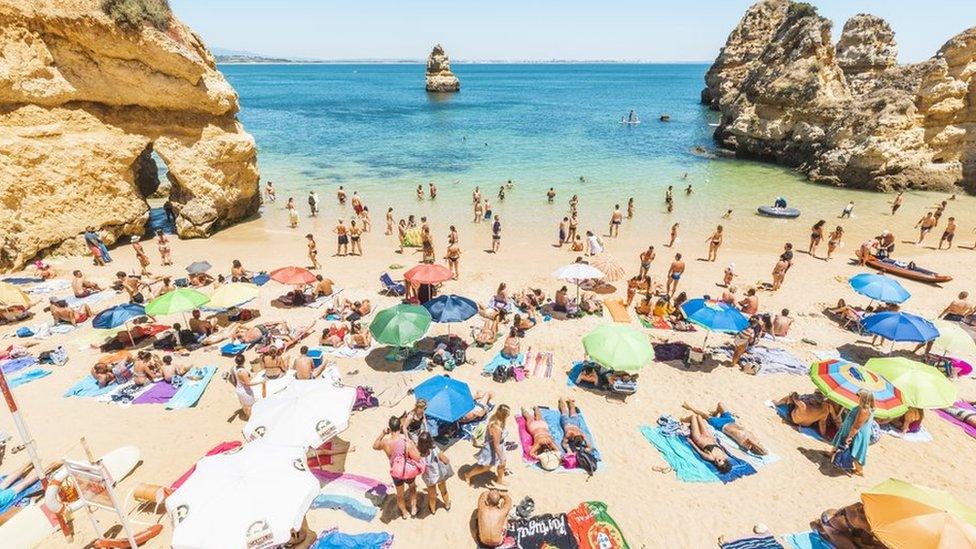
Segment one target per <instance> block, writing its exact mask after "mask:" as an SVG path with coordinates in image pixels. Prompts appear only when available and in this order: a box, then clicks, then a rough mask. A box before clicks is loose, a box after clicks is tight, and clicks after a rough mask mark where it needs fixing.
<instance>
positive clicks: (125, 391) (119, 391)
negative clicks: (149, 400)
mask: <svg viewBox="0 0 976 549" xmlns="http://www.w3.org/2000/svg"><path fill="white" fill-rule="evenodd" d="M155 385H156V384H155V383H147V384H145V385H136V384H135V382H134V381H132V380H129V381H127V382H125V383H123V384H122V385H114V386H113V389H112V390H111V391H109V392H108V393H105V394H104V395H101V396H99V397H98V399H97V400H98V401H99V402H111V403H112V404H118V405H119V406H122V407H123V408H128V407H129V406H132V402H133V401H134V400H135V399H137V398H139V396H141V395H143V394H144V393H147V392H149V390H151V389H152V388H153V386H155Z"/></svg>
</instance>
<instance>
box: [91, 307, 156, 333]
mask: <svg viewBox="0 0 976 549" xmlns="http://www.w3.org/2000/svg"><path fill="white" fill-rule="evenodd" d="M140 316H146V309H144V308H143V306H142V305H139V304H136V303H123V304H122V305H116V306H115V307H110V308H108V309H105V310H104V311H102V312H100V313H98V314H97V315H95V318H93V319H92V326H94V327H95V328H102V329H103V330H107V329H109V328H115V327H117V326H121V325H123V324H125V323H126V322H128V321H130V320H132V319H133V318H138V317H140Z"/></svg>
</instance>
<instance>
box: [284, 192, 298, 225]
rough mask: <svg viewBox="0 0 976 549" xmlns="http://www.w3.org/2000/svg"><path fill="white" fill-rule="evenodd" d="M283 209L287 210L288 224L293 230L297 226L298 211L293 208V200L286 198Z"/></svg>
mask: <svg viewBox="0 0 976 549" xmlns="http://www.w3.org/2000/svg"><path fill="white" fill-rule="evenodd" d="M285 209H286V210H288V224H289V225H291V228H292V229H294V228H295V227H297V226H298V209H296V208H295V199H294V198H292V197H290V196H289V197H288V202H286V203H285Z"/></svg>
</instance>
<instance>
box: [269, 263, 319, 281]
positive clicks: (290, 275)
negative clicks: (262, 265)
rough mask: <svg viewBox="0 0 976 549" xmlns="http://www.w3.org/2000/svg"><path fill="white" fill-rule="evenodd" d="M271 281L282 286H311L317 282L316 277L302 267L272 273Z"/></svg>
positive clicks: (284, 268)
mask: <svg viewBox="0 0 976 549" xmlns="http://www.w3.org/2000/svg"><path fill="white" fill-rule="evenodd" d="M271 280H274V281H275V282H281V283H282V284H311V283H313V282H315V275H314V274H312V272H311V271H309V270H308V269H303V268H301V267H282V268H280V269H277V270H274V271H271Z"/></svg>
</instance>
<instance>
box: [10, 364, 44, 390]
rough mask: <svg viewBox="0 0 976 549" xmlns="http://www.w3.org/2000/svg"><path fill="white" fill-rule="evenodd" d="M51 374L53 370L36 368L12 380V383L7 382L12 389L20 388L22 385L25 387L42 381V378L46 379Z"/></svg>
mask: <svg viewBox="0 0 976 549" xmlns="http://www.w3.org/2000/svg"><path fill="white" fill-rule="evenodd" d="M50 373H51V370H45V369H44V368H34V369H33V370H28V371H27V372H25V373H23V374H21V375H20V376H18V377H15V378H13V379H11V380H10V381H8V382H7V385H9V386H10V387H11V388H13V387H20V386H21V385H24V384H25V383H30V382H31V381H34V380H35V379H41V378H42V377H45V376H47V375H49V374H50Z"/></svg>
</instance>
